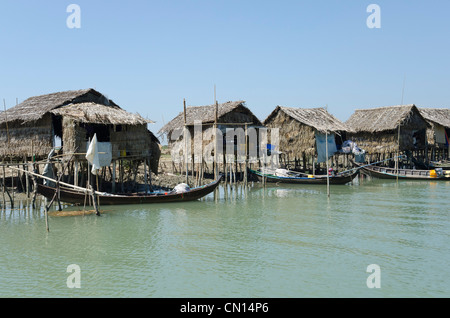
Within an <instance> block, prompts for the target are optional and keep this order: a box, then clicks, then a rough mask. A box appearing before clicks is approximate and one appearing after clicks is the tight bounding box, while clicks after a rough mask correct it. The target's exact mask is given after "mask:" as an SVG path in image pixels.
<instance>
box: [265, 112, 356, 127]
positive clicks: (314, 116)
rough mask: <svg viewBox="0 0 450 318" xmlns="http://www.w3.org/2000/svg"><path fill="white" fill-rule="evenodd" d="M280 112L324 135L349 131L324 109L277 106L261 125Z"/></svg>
mask: <svg viewBox="0 0 450 318" xmlns="http://www.w3.org/2000/svg"><path fill="white" fill-rule="evenodd" d="M280 111H282V112H284V113H285V114H286V115H288V116H289V117H291V118H293V119H295V120H296V121H298V122H300V123H302V124H304V125H307V126H310V127H312V128H314V129H316V130H317V131H319V132H322V133H325V132H326V131H328V132H338V131H349V127H347V125H345V124H344V123H343V122H341V121H340V120H339V119H337V118H336V117H334V116H333V115H331V114H330V113H329V112H328V111H327V110H326V109H325V108H292V107H284V106H277V107H276V108H275V109H274V111H273V112H272V113H271V114H270V115H269V116H267V118H266V119H265V120H264V123H263V124H264V125H267V124H268V123H269V122H270V121H271V119H272V118H273V117H275V116H276V115H277V113H278V112H280Z"/></svg>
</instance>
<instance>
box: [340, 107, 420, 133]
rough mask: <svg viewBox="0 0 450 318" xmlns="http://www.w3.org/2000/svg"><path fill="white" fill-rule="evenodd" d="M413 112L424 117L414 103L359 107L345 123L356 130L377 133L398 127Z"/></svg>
mask: <svg viewBox="0 0 450 318" xmlns="http://www.w3.org/2000/svg"><path fill="white" fill-rule="evenodd" d="M413 113H417V114H418V116H420V117H422V115H421V114H420V112H419V110H418V109H417V107H416V106H415V105H413V104H411V105H397V106H388V107H378V108H369V109H357V110H355V112H354V113H353V115H352V116H350V118H349V119H348V120H347V121H346V122H345V123H346V124H347V126H349V127H350V128H351V129H352V130H353V131H355V132H368V133H376V132H381V131H387V130H394V129H397V128H398V126H399V125H400V124H402V123H403V122H405V121H407V120H408V119H409V118H410V116H411V115H412V114H413ZM422 119H423V117H422Z"/></svg>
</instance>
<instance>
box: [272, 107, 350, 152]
mask: <svg viewBox="0 0 450 318" xmlns="http://www.w3.org/2000/svg"><path fill="white" fill-rule="evenodd" d="M263 124H264V125H265V126H267V127H268V128H272V129H273V128H278V129H279V143H280V149H279V150H280V151H281V152H283V153H285V154H287V155H288V156H289V157H290V158H292V159H294V158H296V159H299V158H305V156H308V157H314V156H315V155H316V153H317V149H316V133H322V134H325V133H328V134H330V135H331V134H334V135H335V136H336V137H337V138H336V143H337V144H342V142H343V141H344V140H345V136H342V135H345V133H346V132H347V131H348V127H347V126H346V125H345V124H344V123H343V122H341V121H340V120H339V119H337V118H336V117H334V116H333V115H331V114H330V113H329V112H328V111H327V110H326V109H325V108H292V107H284V106H277V107H276V108H275V109H274V110H273V111H272V113H271V114H270V115H269V116H268V117H267V118H266V119H265V120H264V122H263ZM339 136H341V138H339Z"/></svg>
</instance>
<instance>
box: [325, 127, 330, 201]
mask: <svg viewBox="0 0 450 318" xmlns="http://www.w3.org/2000/svg"><path fill="white" fill-rule="evenodd" d="M325 153H326V161H327V196H328V197H330V173H329V170H328V169H329V164H328V130H326V131H325Z"/></svg>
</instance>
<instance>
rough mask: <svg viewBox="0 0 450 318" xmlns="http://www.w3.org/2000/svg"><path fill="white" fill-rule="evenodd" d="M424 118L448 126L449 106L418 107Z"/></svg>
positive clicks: (449, 123) (449, 122)
mask: <svg viewBox="0 0 450 318" xmlns="http://www.w3.org/2000/svg"><path fill="white" fill-rule="evenodd" d="M419 111H420V114H421V115H422V116H423V117H424V118H425V120H427V121H429V122H432V123H435V124H438V125H441V126H444V127H445V128H450V108H419Z"/></svg>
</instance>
